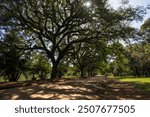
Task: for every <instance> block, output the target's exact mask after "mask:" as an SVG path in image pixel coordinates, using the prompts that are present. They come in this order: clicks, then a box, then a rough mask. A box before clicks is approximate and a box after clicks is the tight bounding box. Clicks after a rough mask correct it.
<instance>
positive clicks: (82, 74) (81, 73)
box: [80, 68, 84, 78]
mask: <svg viewBox="0 0 150 117" xmlns="http://www.w3.org/2000/svg"><path fill="white" fill-rule="evenodd" d="M80 77H81V78H83V77H84V71H83V68H80Z"/></svg>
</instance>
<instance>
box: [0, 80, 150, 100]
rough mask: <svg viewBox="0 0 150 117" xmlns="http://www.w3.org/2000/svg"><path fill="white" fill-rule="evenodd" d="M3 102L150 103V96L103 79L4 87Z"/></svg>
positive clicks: (1, 87)
mask: <svg viewBox="0 0 150 117" xmlns="http://www.w3.org/2000/svg"><path fill="white" fill-rule="evenodd" d="M0 99H12V100H15V99H23V100H27V99H32V100H33V99H51V100H55V99H58V100H70V99H71V100H77V99H78V100H83V99H85V100H87V99H89V100H98V99H100V100H101V99H106V100H107V99H150V92H145V91H141V90H138V89H135V88H134V87H133V86H132V85H131V84H129V83H121V82H118V81H115V80H112V79H106V78H103V77H93V78H87V79H72V80H66V79H60V80H56V81H36V82H16V83H1V84H0Z"/></svg>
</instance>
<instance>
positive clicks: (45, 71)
mask: <svg viewBox="0 0 150 117" xmlns="http://www.w3.org/2000/svg"><path fill="white" fill-rule="evenodd" d="M28 65H29V67H30V69H29V71H28V72H29V74H30V75H32V76H33V77H32V78H33V80H34V78H35V75H38V78H39V79H46V78H47V77H48V75H49V73H50V72H51V65H50V63H49V62H48V60H47V58H46V57H45V56H43V55H42V54H40V53H35V54H32V55H31V59H30V61H29V62H28Z"/></svg>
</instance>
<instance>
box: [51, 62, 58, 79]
mask: <svg viewBox="0 0 150 117" xmlns="http://www.w3.org/2000/svg"><path fill="white" fill-rule="evenodd" d="M57 74H58V63H53V66H52V72H51V79H55V78H57Z"/></svg>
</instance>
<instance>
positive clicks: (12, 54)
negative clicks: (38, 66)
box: [0, 31, 26, 81]
mask: <svg viewBox="0 0 150 117" xmlns="http://www.w3.org/2000/svg"><path fill="white" fill-rule="evenodd" d="M22 44H23V41H21V39H20V38H19V37H18V35H17V34H16V33H14V32H13V31H12V32H10V33H8V34H6V35H5V37H4V39H3V41H2V42H1V43H0V48H1V50H0V75H2V76H4V79H5V80H9V81H17V80H18V79H19V77H20V75H21V71H22V70H23V69H24V67H25V63H26V60H25V59H24V57H25V56H24V53H23V51H21V50H18V49H16V48H15V47H14V46H18V45H19V46H21V45H22Z"/></svg>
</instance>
